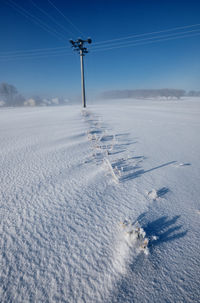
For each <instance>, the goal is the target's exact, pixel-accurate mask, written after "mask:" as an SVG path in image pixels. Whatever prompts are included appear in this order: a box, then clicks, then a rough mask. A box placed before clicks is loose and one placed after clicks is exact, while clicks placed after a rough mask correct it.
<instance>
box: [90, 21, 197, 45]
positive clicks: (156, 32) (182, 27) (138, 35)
mask: <svg viewBox="0 0 200 303" xmlns="http://www.w3.org/2000/svg"><path fill="white" fill-rule="evenodd" d="M196 26H200V23H197V24H191V25H185V26H179V27H173V28H170V29H165V30H161V31H155V32H149V33H143V34H134V35H131V36H125V37H121V38H115V39H110V40H104V41H98V42H95V43H93V45H97V44H104V43H106V44H107V43H109V42H112V41H120V40H127V39H131V38H138V37H142V36H147V35H153V34H161V33H165V32H170V31H175V30H182V29H186V28H191V27H196Z"/></svg>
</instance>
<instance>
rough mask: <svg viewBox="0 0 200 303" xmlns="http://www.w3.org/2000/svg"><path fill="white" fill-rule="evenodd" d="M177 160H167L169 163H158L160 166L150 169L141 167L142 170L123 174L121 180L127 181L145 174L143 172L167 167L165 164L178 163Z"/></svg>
mask: <svg viewBox="0 0 200 303" xmlns="http://www.w3.org/2000/svg"><path fill="white" fill-rule="evenodd" d="M176 162H177V161H171V162H167V163H164V164H161V165H158V166H156V167H153V168H150V169H147V170H144V169H140V170H137V171H135V172H132V173H130V174H127V175H124V176H122V177H121V179H120V180H121V181H127V180H131V179H135V178H138V177H140V176H141V175H143V174H146V173H149V172H151V171H154V170H156V169H160V168H162V167H165V166H168V165H171V164H174V163H176Z"/></svg>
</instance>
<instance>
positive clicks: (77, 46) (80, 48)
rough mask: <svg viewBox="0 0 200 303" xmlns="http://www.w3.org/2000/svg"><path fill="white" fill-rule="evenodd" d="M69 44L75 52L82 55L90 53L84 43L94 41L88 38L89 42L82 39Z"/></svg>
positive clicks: (71, 41)
mask: <svg viewBox="0 0 200 303" xmlns="http://www.w3.org/2000/svg"><path fill="white" fill-rule="evenodd" d="M69 42H70V43H71V44H72V47H73V48H74V50H75V51H78V52H81V51H82V55H84V54H87V53H88V49H87V48H86V47H84V43H89V44H91V43H92V39H90V38H88V39H87V40H83V39H81V38H79V39H77V40H76V41H73V40H69Z"/></svg>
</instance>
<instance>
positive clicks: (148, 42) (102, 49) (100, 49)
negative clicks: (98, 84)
mask: <svg viewBox="0 0 200 303" xmlns="http://www.w3.org/2000/svg"><path fill="white" fill-rule="evenodd" d="M199 35H200V32H199V33H196V34H187V35H180V36H177V37H170V38H166V39H165V38H164V37H163V38H162V39H158V40H152V41H146V42H145V41H144V42H142V43H139V42H138V43H131V44H128V45H126V44H124V45H120V46H113V47H105V48H99V49H94V51H92V50H91V52H92V53H93V52H95V53H96V52H99V51H107V50H113V49H120V48H126V47H133V46H140V45H147V44H151V43H156V42H162V41H168V40H176V39H181V38H189V37H194V36H199Z"/></svg>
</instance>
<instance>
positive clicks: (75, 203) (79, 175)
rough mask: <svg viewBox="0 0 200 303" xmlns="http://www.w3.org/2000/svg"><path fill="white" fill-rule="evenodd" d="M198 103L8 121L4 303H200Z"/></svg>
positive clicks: (23, 112)
mask: <svg viewBox="0 0 200 303" xmlns="http://www.w3.org/2000/svg"><path fill="white" fill-rule="evenodd" d="M199 155H200V100H198V99H191V100H181V101H174V100H173V101H141V100H140V101H137V100H135V101H131V100H118V101H117V102H116V103H110V101H109V102H107V103H106V102H105V103H104V104H99V105H92V106H89V107H88V109H86V110H85V111H82V110H81V108H80V106H66V107H51V108H50V107H48V108H19V109H2V110H0V167H1V170H0V189H1V190H0V201H1V204H0V218H1V221H0V248H1V254H0V262H1V264H0V268H1V273H0V301H1V302H6V303H7V302H123V303H124V302H199V301H200V279H199V277H200V250H199V243H200V233H199V221H200V198H199V197H200V186H199V178H200V161H199V160H200V159H199Z"/></svg>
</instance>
